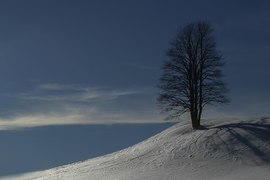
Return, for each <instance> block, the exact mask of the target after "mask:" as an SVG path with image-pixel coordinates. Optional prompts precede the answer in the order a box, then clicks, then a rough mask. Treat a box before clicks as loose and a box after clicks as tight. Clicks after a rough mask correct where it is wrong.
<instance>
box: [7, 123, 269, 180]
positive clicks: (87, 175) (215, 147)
mask: <svg viewBox="0 0 270 180" xmlns="http://www.w3.org/2000/svg"><path fill="white" fill-rule="evenodd" d="M206 124H207V125H206V126H205V128H204V129H201V130H196V131H194V130H192V128H191V127H190V125H189V124H184V123H178V124H176V125H174V126H172V127H170V128H168V129H167V130H165V131H163V132H161V133H159V134H157V135H155V136H153V137H151V138H149V139H147V140H145V141H143V142H141V143H139V144H136V145H134V146H132V147H129V148H127V149H124V150H121V151H118V152H115V153H112V154H109V155H106V156H102V157H98V158H94V159H90V160H86V161H83V162H78V163H74V164H70V165H66V166H61V167H57V168H53V169H50V170H46V171H40V172H33V173H28V174H23V175H19V176H14V177H9V178H4V179H93V180H99V179H101V180H102V179H104V180H105V179H106V180H113V179H115V180H121V179H123V180H124V179H125V180H126V179H134V180H135V179H138V180H139V179H153V180H157V179H167V180H168V179H181V180H193V179H196V180H197V179H203V180H204V179H207V180H208V179H217V180H225V179H227V180H231V179H245V180H247V179H256V178H260V179H261V180H264V179H265V180H266V179H267V180H269V179H270V118H259V119H253V120H246V121H241V120H233V121H232V120H231V121H229V122H228V121H226V122H225V121H223V123H221V122H220V121H215V122H214V121H213V122H211V123H210V122H208V123H206Z"/></svg>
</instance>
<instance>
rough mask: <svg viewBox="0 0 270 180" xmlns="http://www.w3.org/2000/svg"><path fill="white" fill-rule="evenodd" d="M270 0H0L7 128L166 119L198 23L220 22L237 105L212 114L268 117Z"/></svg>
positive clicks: (0, 123)
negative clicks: (168, 63) (172, 48)
mask: <svg viewBox="0 0 270 180" xmlns="http://www.w3.org/2000/svg"><path fill="white" fill-rule="evenodd" d="M269 8H270V3H269V1H264V0H262V1H255V0H254V1H244V0H243V1H242V0H240V1H232V0H229V1H211V0H207V1H182V0H181V1H177V0H170V1H165V0H157V1H145V0H139V1H124V0H117V1H105V0H104V1H97V0H93V1H87V0H79V1H74V0H57V1H53V0H48V1H45V0H44V1H35V0H25V1H19V0H17V1H15V0H3V1H1V2H0V22H1V24H0V26H1V27H0V58H1V60H0V84H1V88H0V97H1V101H0V129H6V128H16V127H24V126H30V127H31V126H40V125H52V124H99V123H101V124H108V123H109V124H113V123H154V122H162V121H163V117H162V115H160V114H159V109H158V108H157V105H156V97H157V93H158V89H157V84H158V80H159V77H160V74H161V70H160V69H161V67H162V62H163V60H164V59H165V58H166V56H165V52H166V50H167V48H168V47H169V46H168V45H169V42H170V41H171V40H172V39H173V38H174V36H175V34H176V32H177V30H178V29H179V28H180V27H182V26H184V25H185V24H187V23H189V22H195V21H197V20H205V21H208V22H210V23H211V24H212V26H213V27H214V29H215V32H214V34H215V37H216V40H217V47H218V49H219V50H220V51H221V52H222V53H223V55H224V61H225V62H226V66H225V67H224V74H225V75H226V76H225V77H224V80H225V82H226V83H227V85H228V88H229V89H230V93H229V97H230V99H231V104H229V105H225V106H221V107H218V108H209V110H208V111H207V112H206V114H205V116H204V117H212V118H214V117H220V118H226V117H242V116H252V117H253V116H269V115H270V114H269V107H270V96H269V92H270V84H269V83H268V81H269V77H270V71H269V67H270V44H269V42H270V33H269V32H270V24H269V19H270V11H269Z"/></svg>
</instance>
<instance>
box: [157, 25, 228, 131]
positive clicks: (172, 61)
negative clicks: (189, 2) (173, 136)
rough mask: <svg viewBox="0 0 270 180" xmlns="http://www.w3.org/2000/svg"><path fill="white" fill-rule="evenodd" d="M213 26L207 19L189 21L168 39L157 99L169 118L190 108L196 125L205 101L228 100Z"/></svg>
mask: <svg viewBox="0 0 270 180" xmlns="http://www.w3.org/2000/svg"><path fill="white" fill-rule="evenodd" d="M212 33H213V29H212V28H211V26H210V24H208V23H206V22H197V23H191V24H188V25H187V26H185V27H184V28H183V29H181V30H180V31H179V32H178V33H177V35H176V37H175V39H174V40H173V41H172V42H171V44H170V48H169V50H168V52H167V57H168V59H167V60H166V61H165V63H164V66H163V69H162V70H163V74H162V76H161V78H160V85H159V87H160V90H161V92H160V94H159V98H158V103H159V105H160V107H161V109H162V111H163V112H167V113H168V114H169V116H168V117H167V118H168V119H172V118H179V117H180V116H181V115H182V114H183V113H186V112H190V117H191V121H192V126H193V128H198V127H199V126H200V122H201V116H202V112H203V109H204V107H205V106H206V105H214V104H220V103H225V102H228V99H227V98H226V96H225V95H226V92H227V89H226V87H225V85H224V83H223V81H222V80H221V77H222V76H223V74H222V71H221V67H222V66H223V65H224V63H223V62H222V56H221V54H220V53H219V52H218V51H217V49H216V43H215V39H214V37H213V35H212Z"/></svg>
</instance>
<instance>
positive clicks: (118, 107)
mask: <svg viewBox="0 0 270 180" xmlns="http://www.w3.org/2000/svg"><path fill="white" fill-rule="evenodd" d="M155 91H156V89H154V88H149V87H139V88H127V89H119V88H118V89H116V88H115V89H114V88H102V87H90V86H84V85H76V84H60V83H53V84H40V85H37V86H35V87H33V88H32V90H29V91H26V92H22V93H18V94H15V95H14V96H13V98H15V100H16V101H17V102H18V101H21V102H20V103H18V104H23V106H19V107H17V109H12V110H10V113H8V115H5V116H1V115H0V129H12V128H22V127H34V126H45V125H64V124H113V123H157V122H164V121H163V118H162V116H160V114H159V111H158V109H157V107H156V104H155V102H156V99H155V98H156V97H155V96H156V93H155ZM5 114H6V113H5Z"/></svg>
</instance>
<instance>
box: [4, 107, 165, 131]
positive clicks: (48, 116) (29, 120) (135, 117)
mask: <svg viewBox="0 0 270 180" xmlns="http://www.w3.org/2000/svg"><path fill="white" fill-rule="evenodd" d="M161 122H164V121H163V120H162V118H161V117H160V116H159V114H158V112H147V111H140V112H138V111H135V112H132V111H109V112H104V110H102V109H98V108H97V107H87V106H84V107H83V106H80V107H74V106H68V105H66V106H65V107H64V109H61V110H60V111H57V110H56V111H51V112H39V113H35V112H32V113H30V112H28V113H23V114H14V115H13V116H12V117H9V118H0V130H10V129H18V128H25V127H36V126H48V125H69V124H115V123H137V124H138V123H161Z"/></svg>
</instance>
